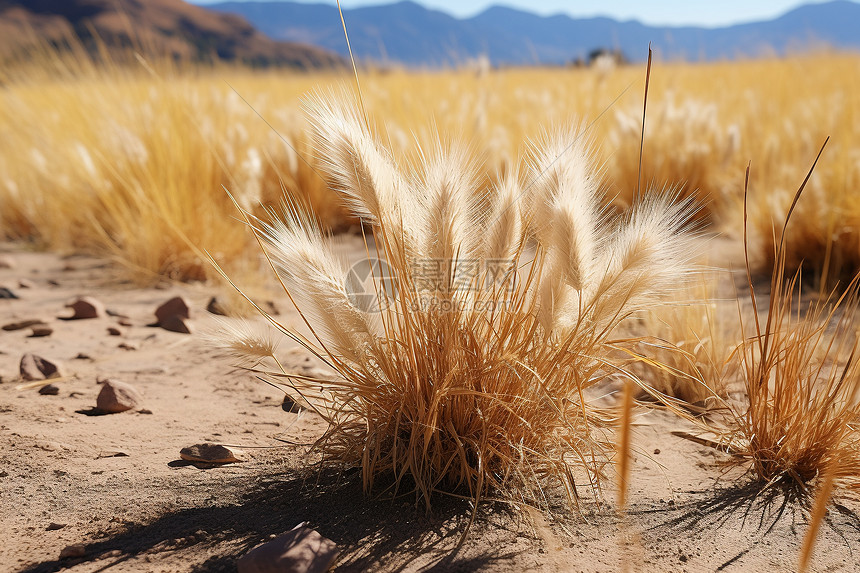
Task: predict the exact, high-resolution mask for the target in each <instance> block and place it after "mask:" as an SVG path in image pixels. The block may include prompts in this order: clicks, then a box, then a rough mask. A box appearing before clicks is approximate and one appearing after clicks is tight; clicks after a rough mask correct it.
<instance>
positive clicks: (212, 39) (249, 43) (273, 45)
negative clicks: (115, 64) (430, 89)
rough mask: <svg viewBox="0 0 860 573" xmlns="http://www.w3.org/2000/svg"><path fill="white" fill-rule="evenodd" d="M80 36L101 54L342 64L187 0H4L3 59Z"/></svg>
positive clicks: (0, 9) (0, 15) (0, 6)
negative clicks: (130, 51) (103, 49)
mask: <svg viewBox="0 0 860 573" xmlns="http://www.w3.org/2000/svg"><path fill="white" fill-rule="evenodd" d="M73 36H77V37H79V38H80V39H81V40H82V42H83V44H84V46H85V47H87V48H88V49H89V50H91V51H93V52H96V51H97V50H98V44H99V42H100V41H102V42H104V43H105V45H107V46H108V47H109V48H116V47H126V48H128V47H134V48H135V49H138V50H142V51H144V52H146V53H147V54H153V53H155V54H159V55H168V56H172V57H176V58H181V59H184V60H210V59H221V60H238V61H241V62H244V63H247V64H251V65H286V66H293V67H299V68H312V67H331V66H340V65H342V64H343V60H342V59H341V58H340V56H338V55H337V54H335V53H332V52H329V51H326V50H325V49H323V48H318V47H313V46H308V45H302V44H297V43H287V42H283V41H276V40H273V39H272V38H270V37H268V36H267V35H265V34H263V33H261V32H259V31H258V30H256V29H255V28H254V27H253V26H252V25H251V24H249V23H248V22H247V20H245V19H244V18H242V17H241V16H238V15H234V14H224V13H221V12H214V11H211V10H207V9H205V8H201V7H199V6H193V5H191V4H187V3H185V2H183V1H182V0H0V58H11V57H20V56H25V55H26V54H27V53H28V51H30V50H32V49H34V47H38V46H39V45H44V42H48V43H50V44H53V45H57V46H63V45H68V44H69V38H71V37H73Z"/></svg>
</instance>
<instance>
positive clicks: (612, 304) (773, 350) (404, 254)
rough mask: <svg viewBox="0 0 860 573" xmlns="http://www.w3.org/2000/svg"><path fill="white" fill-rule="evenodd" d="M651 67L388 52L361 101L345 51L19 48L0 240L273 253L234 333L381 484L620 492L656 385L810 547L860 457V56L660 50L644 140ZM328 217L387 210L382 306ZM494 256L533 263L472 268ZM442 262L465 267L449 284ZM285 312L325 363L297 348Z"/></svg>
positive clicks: (42, 245) (530, 498)
mask: <svg viewBox="0 0 860 573" xmlns="http://www.w3.org/2000/svg"><path fill="white" fill-rule="evenodd" d="M643 68H644V66H635V65H634V66H624V67H613V66H609V67H607V66H595V67H593V68H589V69H561V68H554V69H549V68H535V69H502V70H495V71H490V72H480V73H479V72H476V71H475V70H468V69H463V70H448V71H438V72H430V71H425V72H406V71H396V70H395V71H387V72H381V71H374V70H369V71H364V72H361V73H360V81H361V90H362V91H361V93H362V97H361V98H356V97H355V94H354V92H353V91H352V90H353V88H354V84H353V81H354V78H353V77H352V76H350V75H346V74H340V75H338V74H334V73H329V74H306V75H305V74H294V73H287V72H272V71H270V72H253V71H250V70H242V69H237V68H229V67H218V68H209V69H203V68H183V67H176V66H170V65H166V64H164V65H161V64H151V63H147V62H145V61H141V67H140V68H139V69H128V68H123V67H116V66H111V67H96V66H92V65H89V64H87V63H86V62H81V61H74V60H65V59H61V58H56V59H54V60H51V61H48V62H46V64H45V66H44V67H43V68H37V69H30V70H21V69H10V70H6V71H5V72H4V75H3V76H2V77H3V78H4V84H3V87H2V90H0V98H2V101H0V135H2V137H0V201H2V203H0V204H2V210H0V225H2V233H3V235H4V236H3V238H4V239H9V240H12V241H17V242H24V243H27V244H31V245H32V246H33V247H34V248H39V249H45V250H51V251H59V252H66V251H69V252H85V253H87V254H90V255H96V256H99V257H109V258H112V259H113V260H114V261H116V262H117V263H120V264H121V265H123V267H124V268H125V269H126V270H127V272H128V277H129V278H130V279H132V280H135V281H138V282H139V283H142V284H145V283H147V282H155V281H156V280H161V279H163V278H165V277H166V278H168V279H174V280H177V281H205V280H210V279H211V280H221V279H225V280H228V281H229V280H231V277H233V278H235V277H240V278H241V279H242V281H240V282H243V281H245V280H247V279H248V277H251V276H254V275H255V274H257V273H258V272H259V271H260V270H261V269H263V270H273V271H275V278H276V280H277V281H278V282H279V284H280V286H281V287H283V290H284V291H285V292H283V293H282V295H285V296H287V297H288V298H289V300H290V301H291V302H292V303H293V304H294V305H295V310H296V313H297V316H298V317H299V318H300V319H301V324H300V325H299V327H298V328H296V327H295V325H292V326H290V325H287V324H286V323H282V322H280V319H278V318H276V317H273V316H271V315H269V314H267V313H266V312H265V311H263V310H262V305H261V307H260V308H258V310H261V314H262V315H263V321H262V322H264V323H265V324H267V326H268V328H269V331H268V332H267V333H266V334H260V333H259V332H258V331H255V330H253V329H248V328H246V326H247V325H244V324H242V323H238V326H237V325H234V326H233V327H230V326H225V327H224V328H223V329H222V333H221V342H220V344H221V345H222V349H226V350H227V351H228V352H229V353H230V354H232V355H234V356H235V357H236V358H237V359H239V364H240V365H241V366H242V367H243V368H244V369H246V370H247V371H249V372H251V373H253V374H255V375H258V376H259V377H260V378H261V379H266V380H268V381H269V382H271V383H272V384H273V385H275V386H278V385H282V386H284V387H285V392H286V393H287V394H289V396H290V398H291V399H292V400H293V401H294V402H295V403H300V404H302V405H303V406H305V407H307V408H308V409H310V410H313V413H314V414H315V415H317V416H319V418H320V419H321V420H322V421H323V422H324V426H325V430H324V432H323V434H322V437H320V438H319V439H318V440H317V441H316V442H315V446H316V448H317V450H318V451H319V453H320V455H321V457H322V460H323V462H329V463H332V464H334V465H335V466H336V467H338V468H340V467H343V466H344V465H346V466H349V467H358V468H360V469H361V482H362V485H363V486H364V489H365V491H367V492H370V491H371V490H373V488H374V484H376V483H377V478H380V477H383V478H384V479H383V480H382V481H387V482H389V485H390V488H389V489H391V490H393V491H394V492H395V493H397V492H399V488H400V486H401V485H403V487H404V488H407V487H412V488H413V490H414V491H415V493H416V498H417V500H418V501H421V502H423V503H424V504H426V507H427V509H428V510H429V509H430V506H431V498H435V496H436V495H437V494H438V493H440V492H443V493H453V494H454V495H456V496H460V497H464V498H465V499H468V500H470V501H472V502H474V507H475V508H477V506H478V505H479V502H480V501H482V500H484V499H486V498H491V499H494V500H501V501H503V502H507V503H508V504H510V505H511V506H515V507H526V506H528V507H530V508H540V509H543V510H544V511H545V514H546V515H549V516H553V515H554V514H555V512H556V511H557V510H558V507H559V505H558V503H557V501H558V498H559V495H558V494H559V492H561V494H562V495H561V497H563V498H564V501H565V502H566V505H564V507H565V508H566V509H576V510H578V509H579V504H580V494H581V492H583V491H587V490H590V491H591V492H592V493H594V494H595V497H600V496H601V495H602V494H601V492H602V488H603V484H604V482H606V481H607V480H606V478H607V472H606V471H605V469H606V468H607V467H612V468H614V473H615V475H616V476H617V478H618V479H617V483H618V487H617V493H618V498H617V500H618V501H617V504H616V509H617V510H618V512H619V514H622V515H623V514H624V511H625V509H626V508H627V506H628V502H629V498H628V496H627V490H628V482H629V481H630V479H631V478H630V473H631V469H630V468H631V467H633V461H632V457H631V448H632V446H631V440H632V438H631V435H632V432H631V428H632V426H633V423H634V422H633V418H634V416H633V412H634V398H639V399H641V403H645V402H647V403H648V404H650V405H651V406H654V405H656V406H657V407H659V408H661V409H664V410H666V411H668V412H670V413H671V414H672V415H677V418H676V419H677V420H678V421H679V423H681V422H683V423H684V424H687V426H685V427H687V428H690V427H692V428H695V429H696V430H698V431H700V432H702V433H707V434H708V435H710V436H711V437H712V438H713V440H711V439H710V438H708V439H707V440H704V441H702V440H701V439H700V438H695V439H698V440H700V442H701V443H704V444H705V445H707V446H708V447H710V448H711V449H713V450H715V451H720V452H723V453H728V454H730V455H731V460H730V462H727V463H730V464H734V465H736V466H741V467H743V468H745V470H746V471H747V473H748V475H751V476H753V479H754V480H756V483H757V484H758V485H760V486H762V488H763V489H767V488H768V487H770V486H773V485H774V484H776V483H777V482H779V483H780V484H783V485H785V484H790V485H792V486H798V488H799V490H800V491H801V494H802V496H803V497H804V498H806V499H807V501H809V504H810V505H812V504H813V503H814V500H813V497H814V495H818V502H817V505H816V506H815V510H814V515H815V516H817V517H813V519H812V520H811V527H810V528H809V530H810V531H811V533H810V535H809V537H807V539H808V541H807V545H806V546H805V548H804V549H803V550H802V551H801V552H800V560H801V562H805V561H804V560H807V559H809V556H810V555H811V550H812V544H813V542H814V539H815V528H816V527H817V526H818V524H819V522H820V521H821V519H822V516H823V515H824V511H825V508H826V504H827V503H828V499H829V496H830V493H831V489H832V488H839V490H840V491H843V490H848V491H856V489H857V487H858V483H860V480H858V468H860V445H858V444H860V433H858V429H857V426H856V424H857V420H858V419H860V367H858V362H857V360H856V354H857V351H858V348H860V342H858V336H857V329H856V326H855V322H856V321H855V317H856V313H857V310H858V308H857V307H858V294H857V293H858V283H857V282H856V280H852V279H853V278H854V277H855V275H857V273H858V272H860V200H858V199H860V116H858V114H860V56H858V55H843V54H826V53H822V54H817V55H808V56H793V57H790V58H785V59H769V60H756V61H743V62H733V63H728V62H724V63H712V64H695V65H694V64H681V63H663V62H655V65H654V67H653V69H652V72H651V75H650V91H649V93H648V101H647V106H648V107H647V116H646V120H645V121H646V125H645V137H644V156H642V159H641V160H642V163H641V166H640V137H641V133H642V127H643V126H642V113H643V110H642V106H643V103H642V100H643V94H642V92H643V85H644V83H645V70H644V69H643ZM828 138H829V140H828ZM825 140H828V143H827V145H826V148H825V149H824V151H823V155H821V157H820V160H819V161H818V162H817V164H816V167H815V169H814V170H813V171H812V172H811V176H810V177H809V180H808V183H806V184H804V179H805V177H807V175H808V174H809V173H810V169H811V166H812V165H813V163H814V162H815V160H816V157H817V155H818V154H819V150H820V149H821V148H822V145H824V143H825ZM458 141H459V142H461V145H458V144H457V142H458ZM640 180H641V181H642V182H643V183H644V186H643V192H644V197H640V196H639V191H638V189H639V183H640ZM798 189H801V190H802V191H803V196H802V197H801V193H800V191H798ZM482 191H484V192H485V194H483V195H481V194H480V192H482ZM285 192H286V193H287V194H288V195H290V196H291V197H293V198H294V199H297V200H295V201H288V202H287V206H286V208H285V209H283V210H282V211H279V210H278V209H277V206H278V205H279V204H282V203H283V201H282V200H283V197H284V193H285ZM747 193H748V197H746V195H747ZM745 198H746V199H747V201H745ZM344 199H345V201H344ZM795 205H796V208H795ZM267 207H274V208H272V209H267ZM747 216H748V219H749V220H748V222H746V218H747ZM317 220H318V221H317ZM318 222H319V223H321V224H318ZM362 223H363V224H364V225H363V226H362ZM248 227H251V228H252V229H253V232H252V231H251V230H249V228H248ZM329 230H331V231H334V232H352V233H358V232H363V233H364V238H365V240H368V237H372V240H370V241H369V242H370V244H371V245H372V246H370V247H368V243H365V244H364V246H365V248H367V249H368V252H367V254H368V256H375V257H379V258H381V259H384V260H385V261H386V262H387V265H388V267H389V269H390V272H391V275H390V276H387V277H383V278H381V279H380V280H382V281H384V280H390V281H392V282H393V283H395V284H396V286H397V287H398V289H399V291H398V296H397V297H395V301H394V302H393V303H392V304H391V305H390V306H385V307H384V308H383V309H382V310H380V311H379V312H367V311H366V309H363V308H359V307H358V306H357V303H356V302H355V301H354V300H353V299H352V298H350V296H351V294H354V293H352V292H351V291H349V288H351V287H349V285H348V284H347V283H346V282H345V278H344V277H345V276H347V268H346V266H345V264H343V261H342V260H341V259H340V258H339V256H338V255H337V254H336V253H335V250H334V249H333V247H332V241H330V240H329V238H328V236H327V235H328V232H329ZM691 230H692V231H693V232H690V231H691ZM702 235H704V236H706V237H712V236H714V235H723V236H727V237H728V238H729V239H730V240H729V241H727V242H726V243H731V244H733V245H734V246H735V247H737V246H739V245H741V244H742V245H743V246H744V247H745V248H746V252H747V253H748V257H747V258H746V260H744V261H743V263H746V269H745V270H746V273H741V274H745V279H743V280H741V281H740V283H738V282H737V281H735V282H732V280H733V279H732V278H729V279H728V280H726V276H725V275H724V276H723V278H721V279H713V280H712V281H711V282H709V280H710V279H711V278H712V277H708V276H707V275H705V274H703V273H702V272H701V271H702V257H700V255H702V254H705V253H703V251H704V250H705V249H707V247H702V243H703V242H704V241H702V240H701V238H702V237H701V236H702ZM370 249H373V251H372V252H370ZM710 254H713V253H710ZM210 256H211V258H212V260H213V261H216V262H217V265H212V264H211V261H210V260H208V259H209V257H210ZM717 259H719V260H721V261H722V260H724V259H725V257H723V258H720V257H717ZM491 260H492V261H500V260H503V261H509V262H511V263H512V267H511V268H512V270H511V274H509V275H505V276H504V277H503V280H502V281H501V282H496V281H497V279H498V278H499V277H497V276H494V275H491V272H490V269H489V267H488V266H482V267H481V270H480V271H478V272H477V274H475V275H474V276H472V278H471V279H470V280H471V281H472V282H468V283H462V282H461V283H457V282H456V281H455V277H456V276H457V272H458V270H459V265H462V264H463V261H479V262H481V264H482V265H483V264H484V263H485V262H486V261H491ZM427 261H435V262H439V261H443V262H444V263H445V264H446V265H448V266H446V267H445V269H444V270H443V271H440V277H441V278H440V280H439V281H438V282H436V283H432V284H429V286H428V284H425V283H424V282H422V281H423V279H425V278H426V277H425V276H423V275H422V272H423V271H422V268H421V266H420V265H421V264H422V263H426V262H427ZM733 262H737V261H733ZM743 263H741V264H743ZM219 265H220V267H219ZM715 265H717V266H718V263H715ZM266 267H270V268H269V269H267V268H266ZM800 268H802V269H803V273H802V274H798V273H797V271H798V269H800ZM734 270H739V269H734ZM763 279H764V280H763ZM767 279H769V289H768V285H766V284H765V282H766V280H767ZM720 281H722V285H723V286H724V287H725V286H726V283H731V284H732V286H734V288H735V290H734V295H735V296H732V297H731V298H730V300H728V301H727V300H725V297H723V298H722V299H720V298H719V297H721V296H723V295H722V294H719V293H717V292H716V291H717V289H716V286H715V285H717V284H718V283H720ZM838 281H839V282H838ZM271 284H274V283H271ZM738 284H740V289H739V287H738ZM837 284H838V285H839V288H833V289H832V290H831V287H835V286H836V285H837ZM808 285H812V286H818V287H820V289H819V290H817V292H819V293H822V294H821V296H819V297H818V298H815V297H814V296H810V294H811V293H813V292H816V289H814V288H809V286H808ZM383 286H384V284H383ZM803 289H808V290H803ZM827 292H830V293H831V294H830V295H829V296H828V295H827V294H826V293H827ZM375 294H376V295H377V299H379V298H382V297H381V296H380V294H379V293H378V292H377V293H375ZM249 300H250V298H249ZM667 300H668V301H669V302H670V304H667V305H662V306H661V305H659V304H658V303H660V302H665V301H667ZM428 301H429V303H428ZM377 302H378V301H377ZM727 309H728V310H727ZM297 322H298V321H297ZM280 339H289V341H290V344H294V345H295V346H297V347H301V349H302V350H301V351H303V352H305V353H307V355H308V356H313V357H315V358H316V359H318V360H319V361H320V363H321V364H323V365H324V366H326V367H327V368H328V370H329V372H327V373H326V374H325V375H316V374H297V373H295V372H294V371H292V370H290V369H289V368H286V367H285V366H284V365H283V364H282V362H281V361H280V357H279V355H278V352H277V341H278V340H280ZM598 395H602V396H601V397H600V398H595V396H598ZM619 396H620V397H621V398H620V399H617V398H618V397H619ZM605 397H611V398H612V399H616V401H615V402H613V403H612V404H611V405H610V406H606V404H605V403H604V402H601V398H605ZM637 408H638V407H637ZM696 443H699V442H696ZM657 453H659V449H657V450H656V451H655V455H656V454H657ZM392 478H393V479H392ZM660 501H661V502H662V500H660ZM476 514H477V509H475V513H473V514H472V516H471V518H470V521H469V525H467V526H466V527H464V528H463V538H462V539H465V533H466V532H467V531H468V530H469V527H470V525H471V523H472V520H474V516H475V515H476ZM802 567H803V565H802V566H801V568H802Z"/></svg>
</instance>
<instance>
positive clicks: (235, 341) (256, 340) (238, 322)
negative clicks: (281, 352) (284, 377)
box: [204, 318, 278, 368]
mask: <svg viewBox="0 0 860 573" xmlns="http://www.w3.org/2000/svg"><path fill="white" fill-rule="evenodd" d="M216 323H217V325H218V326H217V328H216V329H215V330H213V331H212V332H210V333H206V334H204V339H205V340H206V341H207V342H208V343H209V344H210V345H212V346H213V347H215V348H217V349H220V350H221V351H223V352H225V353H226V354H227V355H229V356H230V357H232V358H234V359H237V360H238V361H239V362H238V364H237V366H243V367H244V366H250V367H252V368H253V367H256V366H259V365H260V363H261V362H262V361H263V360H267V359H269V358H271V359H272V360H273V361H275V362H276V363H277V358H276V357H275V351H276V350H277V348H278V340H276V339H275V333H274V332H273V331H272V330H271V327H268V328H267V329H266V330H261V329H260V328H258V327H256V326H254V325H252V324H251V323H249V322H248V321H247V320H245V319H241V318H232V319H223V318H216ZM267 326H268V325H267Z"/></svg>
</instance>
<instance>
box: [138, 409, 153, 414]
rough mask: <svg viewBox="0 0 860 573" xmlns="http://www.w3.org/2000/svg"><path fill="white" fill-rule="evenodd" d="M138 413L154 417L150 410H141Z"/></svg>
mask: <svg viewBox="0 0 860 573" xmlns="http://www.w3.org/2000/svg"><path fill="white" fill-rule="evenodd" d="M137 413H138V414H148V415H152V410H149V409H148V408H141V409H140V410H138V411H137Z"/></svg>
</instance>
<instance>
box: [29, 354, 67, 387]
mask: <svg viewBox="0 0 860 573" xmlns="http://www.w3.org/2000/svg"><path fill="white" fill-rule="evenodd" d="M20 373H21V378H23V379H24V380H25V381H27V382H31V381H34V380H47V379H49V378H60V377H61V376H62V372H61V370H60V365H59V364H57V363H56V362H51V361H50V360H48V359H47V358H42V357H41V356H36V355H35V354H29V353H28V354H25V355H24V356H23V357H22V358H21V365H20Z"/></svg>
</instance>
